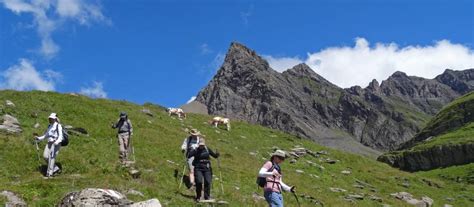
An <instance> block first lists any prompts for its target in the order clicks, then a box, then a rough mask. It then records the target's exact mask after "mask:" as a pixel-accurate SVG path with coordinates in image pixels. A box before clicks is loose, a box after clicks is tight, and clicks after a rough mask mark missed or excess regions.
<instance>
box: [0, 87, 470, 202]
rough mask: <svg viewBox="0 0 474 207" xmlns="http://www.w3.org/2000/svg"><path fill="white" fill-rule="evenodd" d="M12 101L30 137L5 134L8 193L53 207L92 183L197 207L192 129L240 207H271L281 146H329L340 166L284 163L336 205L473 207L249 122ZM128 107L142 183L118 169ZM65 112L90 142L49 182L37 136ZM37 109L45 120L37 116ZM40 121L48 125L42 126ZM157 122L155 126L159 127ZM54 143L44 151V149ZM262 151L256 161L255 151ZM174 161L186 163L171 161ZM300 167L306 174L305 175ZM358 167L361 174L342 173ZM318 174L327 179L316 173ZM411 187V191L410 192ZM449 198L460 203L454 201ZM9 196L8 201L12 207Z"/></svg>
mask: <svg viewBox="0 0 474 207" xmlns="http://www.w3.org/2000/svg"><path fill="white" fill-rule="evenodd" d="M5 100H11V101H13V102H14V103H15V104H16V107H15V108H8V107H5V106H4V107H3V109H2V110H1V111H2V113H3V114H4V113H8V114H11V115H13V116H15V117H17V118H18V119H19V121H20V123H21V125H22V127H23V129H24V132H23V133H22V134H21V135H18V136H13V135H7V134H2V135H0V175H2V176H0V190H11V191H13V192H16V193H18V194H19V195H20V196H21V197H23V198H24V199H25V200H26V201H27V202H28V203H29V204H30V205H31V206H52V205H54V204H57V203H58V202H59V200H60V199H61V198H62V197H63V196H64V195H65V194H66V193H67V192H70V191H76V190H80V189H83V188H87V187H97V188H111V189H116V190H119V191H125V190H127V189H135V190H138V191H141V192H143V193H144V194H145V198H138V197H136V196H134V197H130V198H132V199H134V200H136V201H138V200H145V199H149V198H154V197H156V198H158V199H159V200H160V201H161V202H162V204H165V205H167V206H189V205H192V204H193V201H192V199H190V198H188V197H187V196H192V195H193V192H190V191H187V190H182V194H180V193H177V192H176V189H177V182H176V179H175V178H174V177H173V174H174V170H175V169H179V170H181V169H182V154H181V151H180V149H179V147H180V145H181V142H182V141H183V139H184V138H185V137H186V136H187V134H186V132H184V129H185V128H186V127H193V128H198V129H199V130H200V131H201V132H202V133H203V134H205V135H206V141H207V144H208V146H209V147H210V148H212V149H214V150H218V151H219V152H220V153H221V155H222V157H221V165H222V166H221V167H222V175H223V178H224V179H223V180H224V188H225V194H222V193H221V192H220V191H219V190H218V186H219V183H218V181H214V183H213V185H214V188H213V190H212V194H213V195H214V196H215V197H217V198H219V199H224V200H226V201H229V202H230V203H231V206H242V205H244V206H249V205H250V206H265V203H264V202H262V201H258V202H256V201H254V200H253V198H252V193H253V192H258V193H259V194H262V192H261V189H257V187H256V184H255V178H256V177H255V176H256V174H257V172H258V170H259V168H260V167H261V165H262V164H263V162H264V160H265V159H267V158H268V153H270V152H271V151H272V148H273V146H277V147H279V148H282V149H291V148H293V147H294V146H297V145H300V146H304V147H305V148H308V149H311V150H313V151H320V150H326V151H328V152H329V155H323V156H322V158H331V159H337V160H339V162H337V163H336V164H333V165H330V164H326V163H323V162H321V161H320V159H319V158H313V157H311V156H309V155H308V156H305V157H303V158H300V159H299V160H298V162H297V163H295V164H290V163H289V162H285V163H284V164H283V165H282V168H283V173H284V174H285V182H286V183H287V184H291V185H296V186H297V190H298V192H299V193H305V194H307V195H311V196H313V197H315V198H317V199H319V200H320V201H322V202H324V203H325V204H326V206H354V205H357V206H380V205H381V203H379V202H376V201H371V200H369V199H367V198H366V199H364V200H362V201H357V202H356V203H350V202H347V201H345V200H344V199H343V198H344V196H345V195H347V194H349V193H358V194H367V195H376V196H378V197H381V198H382V199H383V203H386V204H390V205H392V206H408V205H407V204H406V203H404V202H402V201H399V200H396V199H394V198H391V197H390V195H389V194H390V193H394V192H400V191H407V192H410V193H412V194H413V195H414V196H416V197H417V198H420V197H421V196H424V195H426V196H429V197H431V198H433V199H434V200H435V203H436V205H442V204H444V203H450V204H453V205H454V206H473V205H474V201H473V200H472V198H471V197H469V196H471V195H473V192H474V186H473V185H472V184H469V183H463V182H455V181H452V180H449V179H443V178H440V177H437V176H433V175H425V174H421V173H416V174H412V173H407V172H402V171H399V170H397V169H394V168H391V167H390V166H388V165H386V164H383V163H379V162H377V161H375V160H371V159H368V158H365V157H361V156H358V155H353V154H349V153H345V152H340V151H337V150H332V149H328V148H325V147H322V146H319V145H317V144H315V143H313V142H311V141H308V140H305V139H299V138H296V137H295V136H292V135H288V134H285V133H283V132H280V131H276V130H272V129H268V128H264V127H261V126H256V125H250V124H247V123H245V122H233V123H232V131H230V132H227V131H225V130H222V129H214V128H212V127H211V126H209V125H208V124H207V120H209V118H210V117H208V116H203V115H195V114H190V115H189V116H188V119H186V120H185V121H184V122H181V121H179V120H178V119H175V118H170V117H168V115H167V114H166V113H165V111H164V109H163V108H162V107H159V106H156V105H151V104H147V105H146V108H148V109H150V110H151V111H152V112H153V113H154V114H155V116H154V117H149V116H147V115H145V114H144V113H142V112H141V110H142V109H143V108H144V106H140V105H136V104H132V103H128V102H125V101H113V100H105V99H90V98H87V97H83V96H71V95H66V94H58V93H52V92H38V91H33V92H15V91H0V103H4V102H5ZM120 111H127V112H128V113H129V116H130V118H131V120H132V122H133V124H134V127H135V135H134V137H133V143H134V145H135V153H136V159H137V163H136V166H137V167H138V168H139V169H140V170H141V172H142V175H141V177H140V178H139V179H132V178H131V177H130V176H129V175H128V174H127V172H126V170H125V169H123V168H121V167H120V165H119V164H118V146H117V141H116V138H115V130H112V129H110V123H111V122H113V121H115V120H116V119H117V117H118V114H119V112H120ZM51 112H57V113H58V115H59V117H60V119H61V121H62V122H63V124H67V125H73V126H76V127H84V128H86V129H87V130H88V131H89V133H90V136H89V137H86V136H79V137H78V136H71V138H70V144H69V146H67V147H64V148H62V149H61V151H60V153H59V156H58V162H60V163H61V164H62V165H63V173H62V174H61V175H60V176H58V177H56V178H54V179H52V180H43V179H42V177H41V175H40V173H39V172H38V170H37V168H38V165H39V164H44V163H43V162H39V161H38V160H37V154H36V150H35V147H34V145H33V144H32V139H33V136H32V134H33V133H34V132H36V133H41V132H43V131H44V130H45V128H46V126H47V120H46V117H47V116H48V115H49V113H51ZM32 113H37V114H38V115H39V118H37V119H35V118H32V116H31V114H32ZM36 122H39V123H40V124H41V127H40V129H34V128H33V125H34V124H35V123H36ZM150 122H151V123H150ZM44 144H45V143H44V142H43V143H41V147H44ZM250 152H256V153H257V155H256V156H252V155H250V154H249V153H250ZM167 160H170V161H173V162H175V163H176V164H171V163H169V162H168V161H167ZM306 161H311V162H314V163H317V164H319V165H322V166H324V167H325V169H324V170H321V169H319V168H317V167H313V166H310V165H308V164H307V162H306ZM212 164H213V168H214V174H215V175H218V174H219V169H218V167H217V162H216V161H215V160H214V161H213V163H212ZM296 169H300V170H303V171H304V174H298V173H296V172H295V170H296ZM346 169H350V170H351V171H352V174H351V175H348V176H345V175H342V174H341V173H340V172H341V171H342V170H346ZM310 174H313V175H317V176H319V178H314V177H311V176H310ZM424 179H429V180H431V181H432V182H436V183H439V184H440V185H441V187H442V188H437V187H432V186H429V185H428V184H427V183H426V182H425V181H423V180H424ZM356 180H360V181H363V182H366V183H368V184H370V185H371V186H373V189H374V190H373V191H372V190H371V189H370V188H365V189H358V188H355V187H353V185H354V184H356ZM404 182H409V183H410V187H409V188H406V187H403V186H402V183H404ZM329 187H339V188H343V189H346V190H348V192H347V193H333V192H331V191H330V190H329ZM284 197H285V204H286V205H287V206H296V201H295V200H294V198H293V197H292V196H291V195H290V194H285V195H284ZM446 197H453V198H456V199H455V200H454V201H453V202H446V201H445V198H446ZM1 199H2V198H0V203H1V202H2V201H3V200H1ZM300 201H301V202H302V206H314V204H312V203H310V202H309V201H308V200H305V199H302V198H301V199H300Z"/></svg>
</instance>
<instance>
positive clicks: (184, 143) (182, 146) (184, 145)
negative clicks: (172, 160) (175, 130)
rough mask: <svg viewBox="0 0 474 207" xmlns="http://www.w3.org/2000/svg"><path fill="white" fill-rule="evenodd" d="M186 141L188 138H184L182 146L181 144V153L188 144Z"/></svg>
mask: <svg viewBox="0 0 474 207" xmlns="http://www.w3.org/2000/svg"><path fill="white" fill-rule="evenodd" d="M187 140H188V138H184V141H183V144H181V150H182V151H183V152H185V151H186V145H187V144H188V142H187Z"/></svg>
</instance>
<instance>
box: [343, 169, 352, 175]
mask: <svg viewBox="0 0 474 207" xmlns="http://www.w3.org/2000/svg"><path fill="white" fill-rule="evenodd" d="M341 174H343V175H350V174H351V171H349V170H343V171H341Z"/></svg>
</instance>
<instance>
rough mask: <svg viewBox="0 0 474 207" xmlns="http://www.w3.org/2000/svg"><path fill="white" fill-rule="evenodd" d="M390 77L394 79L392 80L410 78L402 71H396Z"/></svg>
mask: <svg viewBox="0 0 474 207" xmlns="http://www.w3.org/2000/svg"><path fill="white" fill-rule="evenodd" d="M390 77H392V78H406V77H408V75H407V74H406V73H404V72H402V71H396V72H395V73H393V74H392V75H391V76H390Z"/></svg>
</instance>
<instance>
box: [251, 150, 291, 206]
mask: <svg viewBox="0 0 474 207" xmlns="http://www.w3.org/2000/svg"><path fill="white" fill-rule="evenodd" d="M285 158H286V153H285V152H284V151H283V150H276V151H275V152H274V153H272V154H271V158H270V160H269V161H266V162H265V164H264V165H263V166H262V168H261V169H260V171H259V173H258V178H257V184H258V185H259V186H261V187H263V192H264V197H265V200H266V201H267V203H268V206H270V207H283V196H282V194H281V193H282V191H286V192H292V193H295V186H291V187H290V186H288V185H286V184H285V183H284V182H283V179H282V177H283V176H282V172H281V167H280V164H281V163H282V162H283V161H285Z"/></svg>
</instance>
